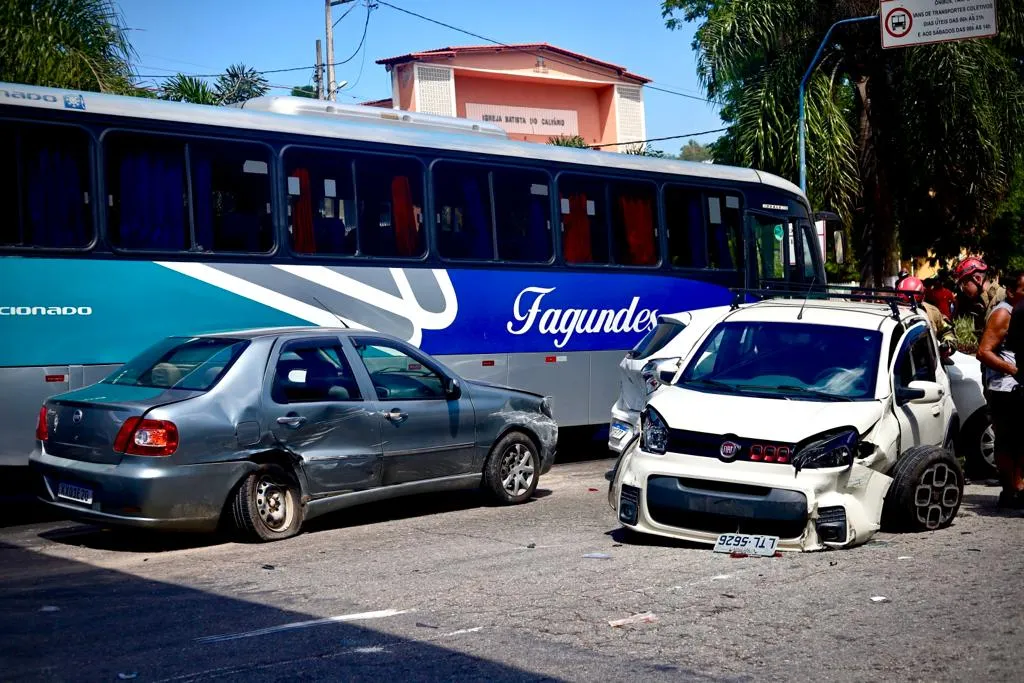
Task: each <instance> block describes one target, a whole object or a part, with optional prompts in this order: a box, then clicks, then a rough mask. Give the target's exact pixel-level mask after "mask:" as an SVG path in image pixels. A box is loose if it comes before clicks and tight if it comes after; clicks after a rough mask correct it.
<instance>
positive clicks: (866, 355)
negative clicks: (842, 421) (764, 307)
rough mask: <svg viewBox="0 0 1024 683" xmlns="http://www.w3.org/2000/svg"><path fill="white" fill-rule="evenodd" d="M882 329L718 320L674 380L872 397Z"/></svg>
mask: <svg viewBox="0 0 1024 683" xmlns="http://www.w3.org/2000/svg"><path fill="white" fill-rule="evenodd" d="M881 343H882V334H881V332H877V331H874V330H861V329H856V328H852V327H835V326H830V325H809V324H800V323H776V322H725V323H721V324H719V325H718V326H717V327H716V328H715V329H714V330H712V332H711V334H710V335H708V337H707V338H706V339H705V340H704V343H703V344H701V347H700V349H699V350H698V351H697V352H696V353H695V354H694V355H693V357H692V358H691V359H690V363H689V365H687V367H686V371H685V372H683V375H682V377H681V378H680V380H679V384H680V385H682V386H685V387H686V388H688V389H696V390H698V391H709V392H715V393H744V394H748V393H753V394H761V395H766V396H773V397H778V398H795V399H804V400H812V401H813V400H818V401H851V400H865V399H871V398H873V397H874V389H875V378H876V376H877V371H878V358H879V354H880V351H881Z"/></svg>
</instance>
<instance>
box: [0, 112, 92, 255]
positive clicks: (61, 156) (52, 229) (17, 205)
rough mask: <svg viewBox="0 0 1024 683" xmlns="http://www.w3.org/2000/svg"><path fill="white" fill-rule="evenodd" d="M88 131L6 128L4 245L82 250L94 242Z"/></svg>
mask: <svg viewBox="0 0 1024 683" xmlns="http://www.w3.org/2000/svg"><path fill="white" fill-rule="evenodd" d="M89 144H90V143H89V136H88V134H87V133H86V132H85V131H83V130H79V129H77V128H71V127H65V126H40V125H32V124H9V125H4V126H2V127H0V149H3V150H5V152H6V154H4V158H3V160H2V161H0V201H2V202H3V206H4V207H7V211H8V214H7V217H5V219H4V220H3V221H2V225H0V245H4V246H17V247H49V248H65V249H72V248H82V247H85V246H88V245H89V243H90V242H92V239H93V235H94V234H95V233H94V228H93V224H92V212H91V211H90V208H89V196H90V188H91V184H90V175H89V166H90V150H89Z"/></svg>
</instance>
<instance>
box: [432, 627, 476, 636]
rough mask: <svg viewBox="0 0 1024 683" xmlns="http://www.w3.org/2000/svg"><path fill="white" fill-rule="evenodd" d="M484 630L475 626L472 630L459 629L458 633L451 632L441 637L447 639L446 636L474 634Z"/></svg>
mask: <svg viewBox="0 0 1024 683" xmlns="http://www.w3.org/2000/svg"><path fill="white" fill-rule="evenodd" d="M482 630H484V627H483V626H475V627H473V628H460V629H459V630H458V631H452V632H451V633H445V634H443V636H442V637H444V638H447V637H448V636H461V635H462V634H464V633H476V632H477V631H482Z"/></svg>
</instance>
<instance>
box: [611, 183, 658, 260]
mask: <svg viewBox="0 0 1024 683" xmlns="http://www.w3.org/2000/svg"><path fill="white" fill-rule="evenodd" d="M619 208H620V209H622V220H623V223H624V225H625V227H626V245H627V247H628V249H629V259H630V260H629V263H630V264H631V265H636V266H651V265H654V263H655V262H656V261H657V259H658V255H657V252H656V250H655V248H654V211H653V208H652V207H651V200H650V199H645V198H642V197H626V196H622V197H619Z"/></svg>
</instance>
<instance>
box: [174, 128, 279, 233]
mask: <svg viewBox="0 0 1024 683" xmlns="http://www.w3.org/2000/svg"><path fill="white" fill-rule="evenodd" d="M188 161H189V168H190V171H191V177H192V219H193V221H194V222H195V245H194V247H193V248H194V249H196V250H198V251H229V252H230V251H235V252H249V253H266V252H268V251H270V249H271V248H272V247H273V245H274V237H273V220H272V217H271V214H270V173H269V169H270V155H269V150H267V148H265V147H263V146H261V145H250V144H244V143H237V142H205V141H195V142H189V143H188Z"/></svg>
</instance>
